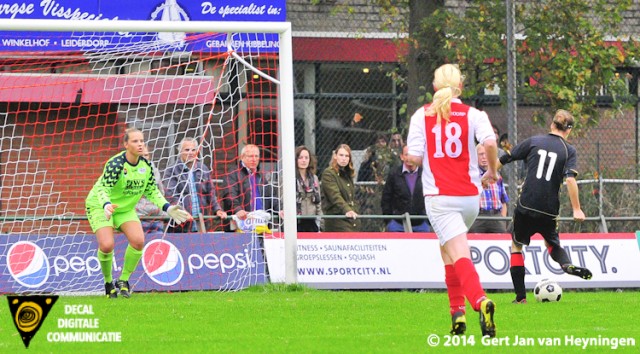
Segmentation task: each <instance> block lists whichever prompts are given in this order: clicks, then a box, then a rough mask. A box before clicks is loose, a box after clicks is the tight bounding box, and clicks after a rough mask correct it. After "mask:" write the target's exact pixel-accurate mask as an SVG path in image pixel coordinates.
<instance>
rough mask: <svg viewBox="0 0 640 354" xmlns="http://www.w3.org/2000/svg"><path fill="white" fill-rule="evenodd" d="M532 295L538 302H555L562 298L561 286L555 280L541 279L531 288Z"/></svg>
mask: <svg viewBox="0 0 640 354" xmlns="http://www.w3.org/2000/svg"><path fill="white" fill-rule="evenodd" d="M533 295H534V296H535V297H536V300H538V302H555V301H560V299H561V298H562V287H560V285H559V284H558V282H556V281H555V280H551V279H542V280H540V281H539V282H538V284H536V287H535V288H533Z"/></svg>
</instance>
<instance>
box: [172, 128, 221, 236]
mask: <svg viewBox="0 0 640 354" xmlns="http://www.w3.org/2000/svg"><path fill="white" fill-rule="evenodd" d="M178 151H179V153H180V158H179V159H178V161H176V163H175V165H173V167H171V168H169V169H167V170H166V171H165V174H164V180H165V181H167V198H168V199H169V201H170V202H172V203H176V202H181V204H182V205H184V207H185V209H186V210H187V211H188V212H190V213H191V215H192V216H193V217H194V218H197V219H198V220H197V221H191V222H187V223H185V224H184V225H175V226H170V227H169V232H173V233H184V232H198V231H200V232H206V231H207V230H213V220H212V219H209V218H208V219H207V220H206V221H205V220H204V216H208V215H217V216H218V217H220V218H221V219H226V218H227V213H225V211H224V210H222V208H221V207H220V204H219V203H218V200H217V198H216V194H215V190H214V189H213V182H212V181H211V171H210V170H209V168H207V166H205V165H204V164H203V163H202V162H201V161H198V151H199V149H198V142H197V141H196V140H195V139H193V138H184V139H182V141H181V142H180V145H179V148H178ZM198 221H199V222H198ZM198 225H199V226H198Z"/></svg>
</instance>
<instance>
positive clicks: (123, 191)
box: [86, 128, 192, 298]
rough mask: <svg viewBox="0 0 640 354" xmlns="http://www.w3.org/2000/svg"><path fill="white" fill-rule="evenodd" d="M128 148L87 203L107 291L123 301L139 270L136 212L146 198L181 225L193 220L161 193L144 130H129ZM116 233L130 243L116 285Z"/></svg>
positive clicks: (109, 164)
mask: <svg viewBox="0 0 640 354" xmlns="http://www.w3.org/2000/svg"><path fill="white" fill-rule="evenodd" d="M124 148H125V149H126V151H123V152H120V153H118V154H117V155H115V156H113V157H112V158H110V159H109V161H107V163H106V164H105V166H104V171H103V173H102V175H101V176H100V178H99V179H98V181H97V182H96V184H95V185H94V186H93V188H92V189H91V191H90V192H89V195H88V196H87V199H86V209H87V218H88V220H89V224H90V225H91V229H92V230H93V232H95V234H96V237H97V239H98V260H99V261H100V268H102V274H103V275H104V281H105V284H104V289H105V292H106V294H107V297H110V298H116V297H118V290H119V291H120V295H122V296H123V297H126V298H128V297H129V296H130V292H131V288H130V286H129V277H130V276H131V273H132V272H133V271H134V270H135V269H136V267H137V266H138V262H139V261H140V257H142V248H143V246H144V231H143V230H142V224H141V223H140V219H138V216H137V215H136V210H135V207H136V204H137V203H138V201H139V200H140V198H141V197H142V195H144V196H145V197H146V198H147V199H149V200H150V201H151V202H152V203H154V204H155V205H157V206H158V208H162V210H163V211H165V212H167V214H169V216H170V217H171V218H173V219H174V220H175V221H176V222H177V223H179V224H182V223H184V222H185V221H187V220H190V219H192V217H191V215H190V214H189V213H187V212H186V211H184V210H182V209H181V208H180V207H179V206H177V205H170V204H169V202H167V200H166V199H165V198H164V196H163V195H162V192H161V191H160V190H159V189H158V185H157V184H156V180H155V177H154V172H153V168H152V166H151V163H150V162H149V161H147V160H146V159H145V158H144V157H141V155H142V154H143V151H144V136H143V135H142V132H141V131H140V130H138V129H136V128H129V129H127V130H126V131H125V133H124ZM114 230H120V231H122V232H123V233H124V235H125V236H126V237H127V240H128V241H129V245H128V246H127V250H126V251H125V254H124V265H123V267H122V274H121V275H120V279H118V281H117V282H116V283H115V284H114V283H113V276H112V274H111V267H112V262H113V247H114V236H113V233H114ZM116 288H117V289H116Z"/></svg>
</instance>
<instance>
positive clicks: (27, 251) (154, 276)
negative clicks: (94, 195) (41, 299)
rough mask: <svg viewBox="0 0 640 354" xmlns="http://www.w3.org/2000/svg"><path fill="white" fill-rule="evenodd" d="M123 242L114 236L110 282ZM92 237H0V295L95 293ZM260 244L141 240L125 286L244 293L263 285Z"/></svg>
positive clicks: (251, 240) (235, 236) (245, 238)
mask: <svg viewBox="0 0 640 354" xmlns="http://www.w3.org/2000/svg"><path fill="white" fill-rule="evenodd" d="M127 245H128V243H127V242H126V238H125V237H124V235H121V234H119V235H116V245H115V250H114V260H113V268H112V270H113V277H114V279H117V278H118V276H119V275H120V273H121V271H122V262H123V258H124V253H125V250H126V247H127ZM97 247H98V244H97V242H96V241H95V236H94V235H78V236H70V235H63V236H60V235H2V237H0V293H5V294H6V293H25V292H38V293H41V292H53V293H100V292H103V291H104V277H103V275H102V272H101V270H100V262H99V261H98V258H97ZM265 262H266V260H265V257H264V254H263V248H262V246H261V241H260V239H259V238H258V236H257V235H256V234H251V233H207V234H166V235H165V236H164V237H163V234H162V233H151V234H148V235H147V236H146V244H145V246H144V249H143V254H142V258H141V259H140V263H139V265H138V268H137V269H136V271H135V272H133V273H132V275H131V278H130V279H129V283H130V284H131V285H132V288H133V289H134V291H152V290H158V291H184V290H221V289H224V290H227V289H234V290H239V289H244V288H246V287H249V286H252V285H257V284H262V283H265V282H266V281H267V277H268V275H267V274H266V271H267V267H266V263H265Z"/></svg>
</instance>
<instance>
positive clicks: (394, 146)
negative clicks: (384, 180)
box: [387, 132, 405, 175]
mask: <svg viewBox="0 0 640 354" xmlns="http://www.w3.org/2000/svg"><path fill="white" fill-rule="evenodd" d="M404 146H405V143H404V139H402V134H400V133H398V132H394V133H391V137H390V138H389V152H390V156H391V161H389V171H391V170H393V169H395V168H397V167H398V166H401V165H402V164H403V160H402V159H401V156H402V148H403V147H404ZM387 175H388V174H387Z"/></svg>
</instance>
